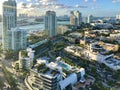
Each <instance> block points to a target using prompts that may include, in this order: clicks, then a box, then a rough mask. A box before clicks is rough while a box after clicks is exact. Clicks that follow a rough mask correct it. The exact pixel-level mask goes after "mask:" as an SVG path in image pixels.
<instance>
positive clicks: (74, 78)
mask: <svg viewBox="0 0 120 90" xmlns="http://www.w3.org/2000/svg"><path fill="white" fill-rule="evenodd" d="M76 82H77V75H76V74H75V73H72V74H71V75H70V76H69V77H67V78H65V79H64V80H62V81H60V87H61V90H63V89H65V88H66V87H67V86H68V85H69V84H75V83H76Z"/></svg>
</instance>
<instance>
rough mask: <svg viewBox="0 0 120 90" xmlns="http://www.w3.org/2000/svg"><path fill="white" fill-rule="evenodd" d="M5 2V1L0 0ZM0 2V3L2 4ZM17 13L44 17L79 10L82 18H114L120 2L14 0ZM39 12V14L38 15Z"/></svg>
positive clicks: (113, 0) (117, 0) (96, 0)
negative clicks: (49, 14)
mask: <svg viewBox="0 0 120 90" xmlns="http://www.w3.org/2000/svg"><path fill="white" fill-rule="evenodd" d="M2 1H5V0H2ZM2 1H1V0H0V2H2ZM16 1H17V3H18V13H28V14H31V15H33V14H34V15H44V14H45V11H47V10H54V11H56V13H57V15H64V14H69V12H70V11H71V10H79V11H80V12H81V13H82V15H83V16H87V15H88V14H92V15H94V16H115V15H116V14H120V0H16ZM38 12H39V13H38Z"/></svg>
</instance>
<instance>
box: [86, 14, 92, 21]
mask: <svg viewBox="0 0 120 90" xmlns="http://www.w3.org/2000/svg"><path fill="white" fill-rule="evenodd" d="M92 20H93V16H92V15H88V18H87V23H91V22H92Z"/></svg>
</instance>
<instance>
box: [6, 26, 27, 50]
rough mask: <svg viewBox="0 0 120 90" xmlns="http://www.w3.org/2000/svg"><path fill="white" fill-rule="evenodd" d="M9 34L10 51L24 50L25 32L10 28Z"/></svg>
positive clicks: (25, 42) (25, 45) (25, 43)
mask: <svg viewBox="0 0 120 90" xmlns="http://www.w3.org/2000/svg"><path fill="white" fill-rule="evenodd" d="M8 33H9V36H10V37H9V41H8V42H9V43H11V44H10V45H11V47H10V49H12V50H20V49H26V47H27V38H26V34H27V33H26V31H25V30H23V29H19V28H11V30H9V31H8ZM10 39H11V40H10Z"/></svg>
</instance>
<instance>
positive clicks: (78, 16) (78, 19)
mask: <svg viewBox="0 0 120 90" xmlns="http://www.w3.org/2000/svg"><path fill="white" fill-rule="evenodd" d="M74 15H75V16H76V18H77V25H78V26H79V25H80V24H81V23H82V14H81V13H80V12H79V11H74Z"/></svg>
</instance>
